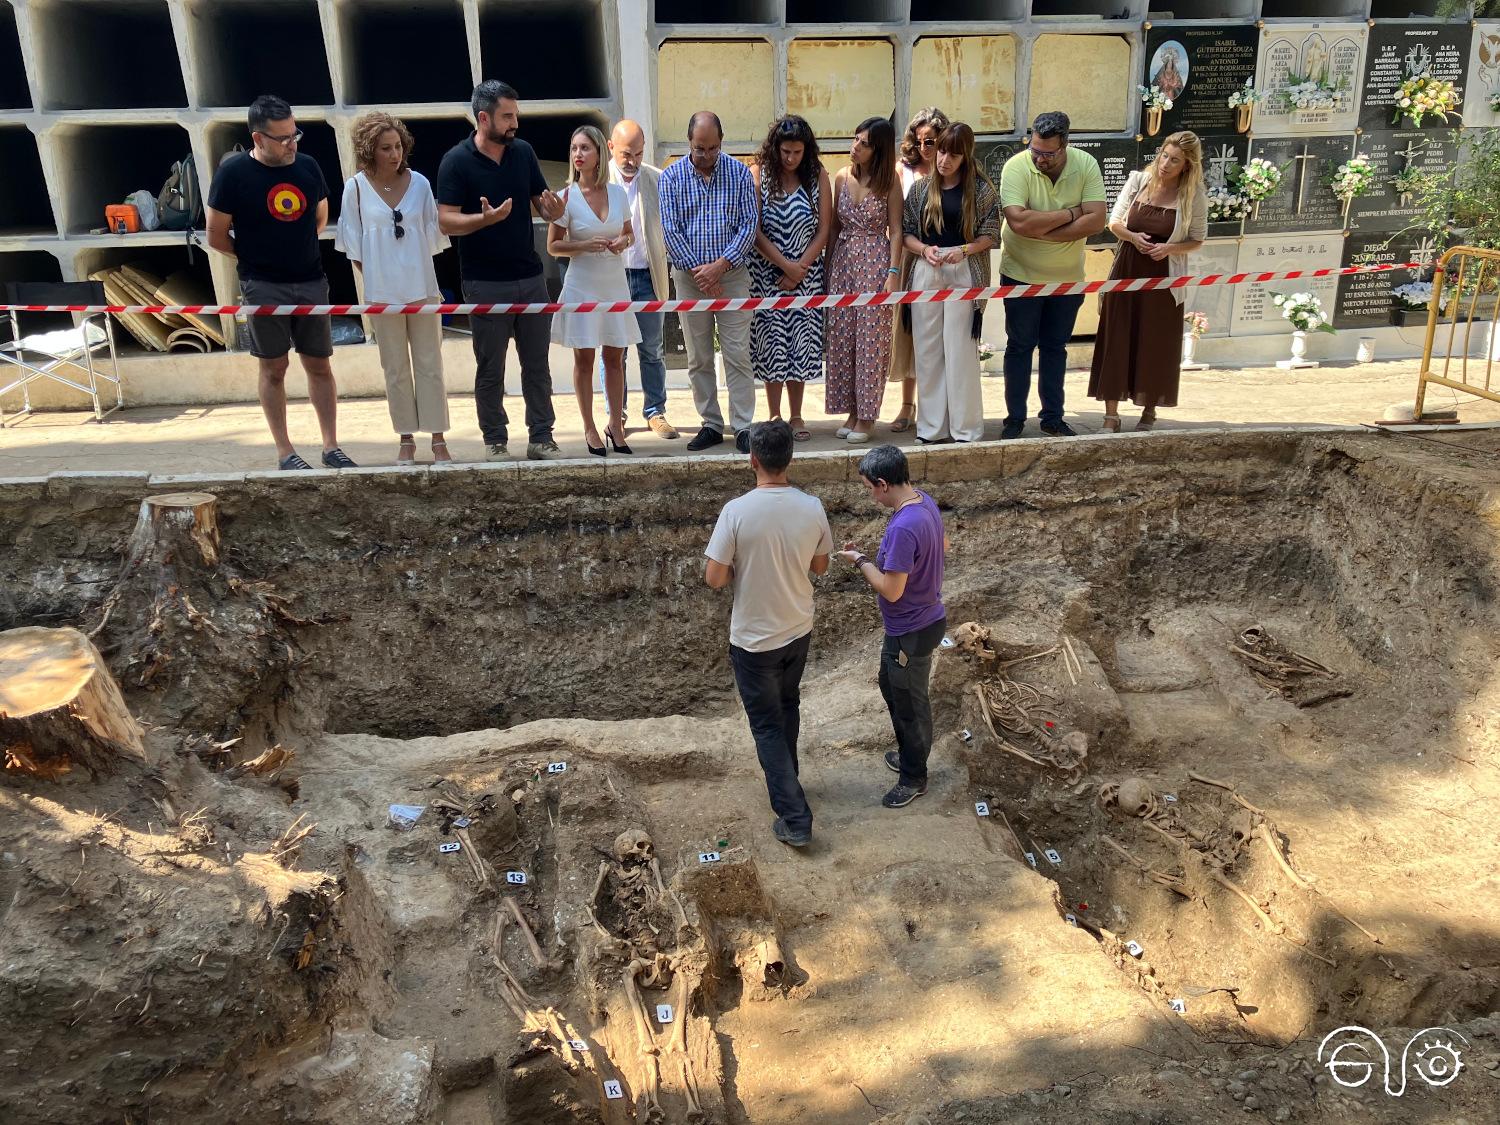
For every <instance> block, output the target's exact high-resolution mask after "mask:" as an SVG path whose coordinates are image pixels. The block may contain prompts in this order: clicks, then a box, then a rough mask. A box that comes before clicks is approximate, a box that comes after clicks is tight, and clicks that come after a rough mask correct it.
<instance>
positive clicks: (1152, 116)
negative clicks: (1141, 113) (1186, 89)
mask: <svg viewBox="0 0 1500 1125" xmlns="http://www.w3.org/2000/svg"><path fill="white" fill-rule="evenodd" d="M1136 91H1137V92H1138V93H1139V94H1140V95H1141V102H1142V104H1144V105H1145V107H1146V121H1145V126H1144V131H1145V134H1146V136H1148V137H1154V136H1156V134H1157V133H1160V132H1161V115H1162V114H1163V113H1165V112H1166V111H1167V110H1169V109H1171V108H1172V99H1171V98H1169V97H1167V95H1166V94H1164V93H1162V92H1161V90H1159V89H1157V88H1156V87H1155V86H1137V87H1136Z"/></svg>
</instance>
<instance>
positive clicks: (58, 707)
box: [0, 628, 147, 776]
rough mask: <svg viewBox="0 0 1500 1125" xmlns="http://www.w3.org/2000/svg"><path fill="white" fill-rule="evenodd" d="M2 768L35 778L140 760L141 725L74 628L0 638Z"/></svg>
mask: <svg viewBox="0 0 1500 1125" xmlns="http://www.w3.org/2000/svg"><path fill="white" fill-rule="evenodd" d="M0 744H3V746H4V748H5V767H6V768H7V769H19V770H23V771H25V772H28V773H34V774H38V775H41V776H56V775H58V774H60V773H66V772H67V771H68V769H69V768H71V766H72V764H74V763H78V764H82V765H84V766H86V767H87V768H88V769H89V770H90V771H91V772H94V773H99V772H102V771H104V770H107V769H109V768H111V767H112V766H114V765H115V764H116V763H117V760H118V759H120V758H131V759H134V760H136V761H139V762H142V763H144V762H146V761H147V754H146V747H145V743H144V742H143V740H142V732H141V726H140V724H139V723H137V722H136V721H135V718H134V717H133V716H132V715H131V714H130V711H129V709H128V708H127V707H126V706H125V698H124V696H122V695H121V694H120V688H119V685H118V684H116V683H115V680H114V677H113V676H111V675H110V673H109V669H108V668H107V667H106V666H105V663H104V658H103V657H102V656H100V655H99V650H98V649H96V648H95V647H94V645H93V643H92V642H91V641H90V640H89V639H88V638H87V637H85V636H84V635H83V634H82V633H80V632H79V631H78V630H77V629H42V628H25V629H11V630H9V631H8V632H5V633H0Z"/></svg>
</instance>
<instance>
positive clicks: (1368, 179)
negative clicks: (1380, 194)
mask: <svg viewBox="0 0 1500 1125" xmlns="http://www.w3.org/2000/svg"><path fill="white" fill-rule="evenodd" d="M1329 186H1330V187H1332V188H1333V194H1334V195H1336V196H1338V198H1339V201H1340V202H1341V203H1348V202H1349V201H1350V200H1351V199H1358V198H1359V197H1360V196H1361V195H1365V194H1366V193H1368V192H1369V191H1370V189H1371V188H1373V187H1374V186H1375V169H1374V168H1372V167H1370V161H1369V158H1368V157H1364V156H1356V157H1353V158H1351V159H1349V160H1346V161H1344V162H1343V163H1342V164H1340V165H1339V166H1338V167H1337V168H1336V169H1334V172H1333V177H1332V180H1331V181H1330V184H1329Z"/></svg>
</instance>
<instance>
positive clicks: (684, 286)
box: [672, 266, 755, 434]
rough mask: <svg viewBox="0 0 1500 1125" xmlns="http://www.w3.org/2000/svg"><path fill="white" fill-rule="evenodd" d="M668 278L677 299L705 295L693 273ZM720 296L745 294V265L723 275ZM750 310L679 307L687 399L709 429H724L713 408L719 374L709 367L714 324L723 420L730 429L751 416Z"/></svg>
mask: <svg viewBox="0 0 1500 1125" xmlns="http://www.w3.org/2000/svg"><path fill="white" fill-rule="evenodd" d="M672 283H673V285H674V286H676V289H677V296H678V298H679V299H681V300H698V299H700V298H704V297H707V296H708V294H707V293H704V292H703V291H702V290H701V289H699V288H698V285H697V282H695V281H694V280H693V275H692V274H690V273H688V272H686V271H685V270H679V269H674V270H673V271H672ZM722 285H723V293H722V294H721V295H722V296H724V297H748V296H750V271H749V270H747V269H745V267H744V266H739V267H737V268H735V269H732V270H730V271H729V272H728V273H726V274H725V275H724V278H723V282H722ZM754 316H755V314H754V313H753V312H749V311H740V312H718V313H713V312H700V313H680V314H679V319H680V320H681V322H682V335H683V341H684V342H685V343H686V344H687V356H688V379H689V381H690V382H691V383H692V385H693V405H694V406H695V407H696V408H697V410H698V417H700V418H702V419H703V424H704V425H705V426H707V427H708V428H709V429H711V430H718V431H719V433H721V434H722V433H723V432H724V415H723V413H722V412H721V411H720V409H719V377H718V374H717V373H716V372H715V370H714V327H715V325H717V326H718V329H719V348H720V349H721V350H722V352H723V354H724V385H725V388H726V389H727V390H728V391H729V421H730V423H731V425H732V426H733V427H734V433H735V434H738V433H739V432H740V431H741V430H745V429H748V428H749V427H750V423H751V422H753V421H754V420H755V377H754V375H753V374H752V373H751V370H750V321H751V318H753V317H754Z"/></svg>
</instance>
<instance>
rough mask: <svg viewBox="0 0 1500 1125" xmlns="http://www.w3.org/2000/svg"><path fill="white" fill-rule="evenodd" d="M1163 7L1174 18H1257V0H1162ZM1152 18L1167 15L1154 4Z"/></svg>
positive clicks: (1161, 17) (1162, 17)
mask: <svg viewBox="0 0 1500 1125" xmlns="http://www.w3.org/2000/svg"><path fill="white" fill-rule="evenodd" d="M1161 2H1162V7H1163V8H1164V9H1165V10H1167V11H1170V12H1171V13H1172V16H1171V18H1172V19H1173V20H1251V19H1254V18H1255V0H1177V2H1176V3H1172V4H1170V6H1168V5H1167V3H1166V0H1161ZM1150 18H1151V19H1153V20H1160V19H1166V18H1167V17H1166V16H1164V15H1162V14H1160V12H1158V10H1157V7H1156V5H1152V9H1151V16H1150Z"/></svg>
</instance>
